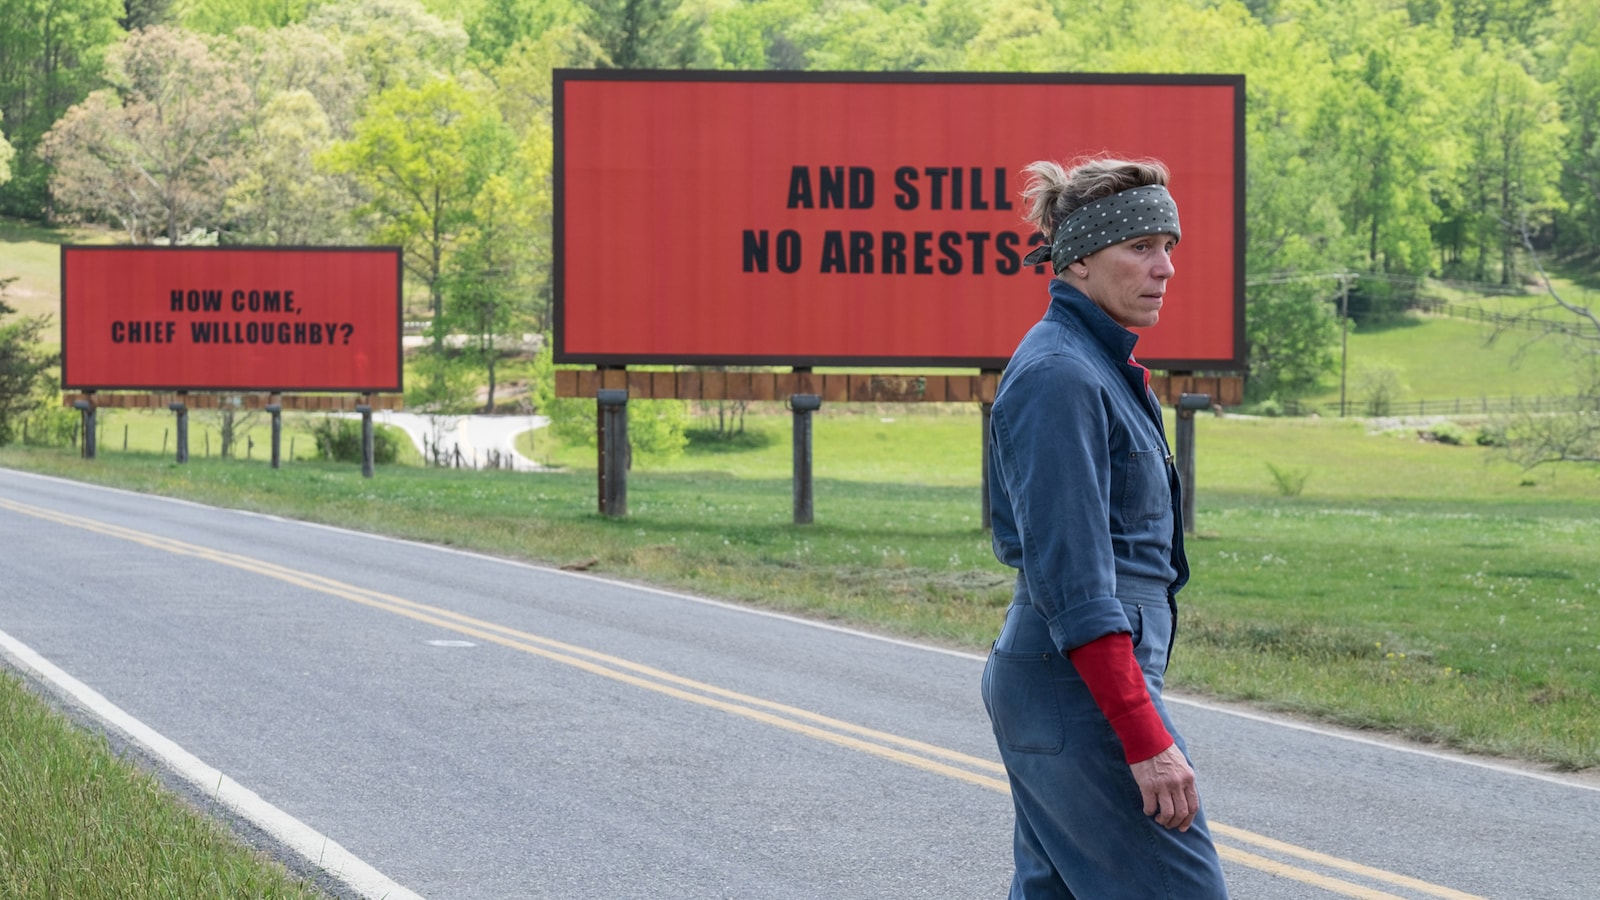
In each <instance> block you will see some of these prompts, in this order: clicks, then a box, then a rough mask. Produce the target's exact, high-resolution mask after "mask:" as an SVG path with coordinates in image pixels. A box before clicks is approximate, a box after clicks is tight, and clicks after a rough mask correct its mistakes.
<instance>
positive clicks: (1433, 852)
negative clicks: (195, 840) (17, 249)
mask: <svg viewBox="0 0 1600 900" xmlns="http://www.w3.org/2000/svg"><path fill="white" fill-rule="evenodd" d="M530 477H537V476H530ZM0 548H4V549H3V551H0V552H3V556H0V558H3V560H4V563H3V574H0V638H4V640H0V659H5V660H7V661H8V662H9V664H10V665H11V666H12V667H13V668H16V669H18V670H19V671H22V672H24V673H25V674H27V675H28V676H29V677H30V678H32V679H33V680H34V681H35V682H36V683H39V684H40V685H41V686H42V687H43V689H45V690H46V691H49V692H52V693H56V694H59V695H60V696H62V697H63V698H66V699H64V700H63V701H62V702H63V704H64V705H65V706H67V707H69V708H70V709H72V710H74V711H75V713H76V714H77V715H78V716H79V717H80V718H82V719H88V720H98V721H105V720H107V719H108V717H109V718H111V719H112V721H111V724H110V725H107V726H105V727H107V728H108V730H110V731H111V732H112V733H113V735H114V736H117V737H118V739H119V740H121V741H124V742H126V743H128V744H130V745H133V746H135V747H136V748H138V749H139V750H140V752H141V753H142V754H143V755H145V756H147V757H148V758H150V759H152V760H157V761H159V764H160V765H162V766H164V767H167V768H168V769H170V770H171V771H172V772H176V773H178V774H177V775H175V776H172V777H173V778H174V779H175V780H180V776H181V777H182V778H188V779H190V780H191V781H196V782H200V783H201V784H202V785H205V786H204V787H200V788H195V789H194V791H193V792H194V793H195V794H196V795H200V796H210V797H212V798H215V800H216V802H217V803H218V804H219V805H220V804H227V803H232V802H233V801H232V800H230V798H231V797H233V796H234V795H235V794H237V795H238V796H240V797H243V798H244V799H243V800H240V801H239V802H238V804H237V806H236V811H235V813H234V815H236V816H237V817H239V818H240V819H242V820H246V821H247V825H246V827H247V830H248V828H250V827H259V828H260V829H261V831H262V833H265V834H268V835H271V836H273V838H274V839H275V840H278V841H279V843H278V845H277V846H278V848H279V852H282V853H285V854H295V853H299V854H301V855H302V856H312V857H316V858H318V859H320V860H322V862H323V864H324V865H330V866H331V867H333V868H336V869H338V870H339V871H340V872H341V873H343V875H342V877H343V878H344V881H343V882H342V883H341V886H340V887H339V890H341V891H343V892H345V893H347V894H350V895H368V896H377V895H380V894H383V893H386V892H387V893H388V894H389V895H390V896H391V897H403V896H407V895H408V894H410V893H411V892H414V894H415V895H419V896H424V897H430V898H521V897H551V898H629V897H637V898H734V897H737V898H858V897H859V898H867V897H894V898H941V900H947V898H969V897H970V898H983V897H1001V896H1004V894H1005V889H1006V885H1007V882H1008V878H1009V871H1010V861H1009V852H1010V824H1011V810H1010V800H1009V797H1008V796H1007V794H1006V788H1005V781H1004V774H1003V771H1002V770H1001V769H1000V767H999V764H998V756H997V754H996V752H995V749H994V746H993V739H992V737H991V735H990V732H989V728H988V723H987V720H986V718H985V716H984V713H983V709H982V704H981V701H980V699H979V697H978V690H977V684H978V678H979V674H980V672H981V669H982V658H981V657H980V656H977V655H973V654H964V653H952V652H949V651H945V650H940V649H937V648H930V647H924V646H918V645H914V644H909V643H904V642H896V641H890V640H884V639H881V638H877V637H874V636H870V635H864V634H860V633H855V632H851V631H848V630H841V629H837V628H831V627H828V626H825V625H819V624H816V623H808V622H802V621H798V620H794V619H790V618H785V617H781V616H774V615H769V614H764V613H760V612H755V611H751V610H748V609H744V608H740V607H736V606H730V605H725V604H719V603H712V602H707V601H704V600H701V599H698V598H693V597H688V596H684V595H680V594H673V593H668V592H662V591H655V590H650V589H646V588H640V587H636V586H630V585H624V584H619V583H615V582H611V581H607V580H603V579H599V578H593V577H589V576H587V575H584V574H581V573H567V572H558V571H552V570H548V569H541V568H537V567H530V566H525V565H516V564H511V563H506V562H503V561H498V560H493V559H489V558H486V557H480V556H474V555H470V554H464V553H459V552H453V551H448V550H443V549H438V548H433V547H427V546H422V545H418V544H411V543H404V542H398V541H392V540H386V539H381V538H374V537H371V536H366V535H360V534H355V533H351V532H345V531H339V530H335V529H328V528H323V527H317V526H311V525H306V524H303V523H296V522H290V521H286V520H281V519H275V518H270V517H264V516H259V515H252V514H245V513H239V512H233V511H226V510H218V509H213V508H209V507H204V506H198V505H194V504H188V503H182V502H176V501H170V500H162V499H158V498H151V497H145V496H140V495H135V494H130V493H125V492H119V491H111V490H105V489H99V488H93V487H87V486H82V485H78V484H74V483H70V482H64V481H58V480H53V479H46V478H40V477H36V476H31V475H23V474H20V473H15V472H11V471H8V470H0ZM997 624H998V623H997ZM74 692H76V693H74ZM85 697H88V698H90V699H87V700H86V699H84V698H85ZM1174 701H1175V702H1174V709H1173V712H1174V716H1175V717H1176V718H1177V720H1178V724H1179V727H1180V728H1182V729H1183V731H1184V733H1185V734H1186V736H1187V737H1188V739H1189V743H1190V747H1191V751H1192V753H1193V755H1194V757H1195V761H1196V768H1197V770H1198V772H1199V775H1200V779H1201V791H1202V796H1203V798H1204V800H1205V802H1206V804H1207V810H1208V814H1209V815H1210V816H1211V818H1212V820H1213V822H1214V823H1215V830H1216V836H1217V839H1218V844H1219V849H1220V850H1221V852H1222V853H1223V857H1224V865H1225V867H1226V869H1227V872H1228V876H1229V880H1230V884H1231V886H1232V890H1233V894H1234V896H1235V897H1236V898H1272V900H1299V898H1306V900H1322V898H1329V897H1359V898H1391V897H1401V898H1446V900H1463V898H1471V897H1484V898H1506V900H1557V898H1572V900H1581V898H1592V897H1596V896H1600V888H1596V885H1597V884H1600V854H1597V853H1596V847H1600V789H1597V787H1596V785H1595V784H1594V783H1593V782H1586V781H1582V780H1578V779H1571V778H1558V777H1553V776H1549V775H1543V774H1539V773H1534V772H1525V771H1521V770H1518V769H1515V768H1512V767H1507V766H1498V765H1491V764H1485V763H1482V762H1478V761H1470V760H1461V759H1457V758H1453V757H1448V756H1444V755H1439V754H1432V753H1427V752H1424V751H1419V750H1417V749H1414V748H1407V747H1402V746H1395V745H1390V744H1387V743H1382V742H1378V741H1373V740H1370V739H1363V738H1360V737H1351V736H1346V735H1339V734H1333V733H1329V732H1327V731H1325V730H1320V729H1314V728H1308V727H1306V726H1303V725H1299V724H1296V723H1293V722H1287V721H1282V720H1277V719H1273V718H1269V717H1265V716H1255V715H1251V714H1249V713H1248V712H1241V711H1237V710H1228V709H1221V708H1216V707H1212V706H1208V705H1204V704H1197V703H1193V702H1188V701H1184V700H1182V699H1181V698H1174ZM117 716H121V717H123V718H116V717H117ZM130 723H131V724H130ZM248 823H254V826H251V825H249V824H248ZM319 842H320V843H319ZM341 854H344V855H341ZM299 865H300V866H301V867H302V868H304V867H305V866H307V865H313V864H312V863H306V862H305V861H304V860H301V861H300V863H299Z"/></svg>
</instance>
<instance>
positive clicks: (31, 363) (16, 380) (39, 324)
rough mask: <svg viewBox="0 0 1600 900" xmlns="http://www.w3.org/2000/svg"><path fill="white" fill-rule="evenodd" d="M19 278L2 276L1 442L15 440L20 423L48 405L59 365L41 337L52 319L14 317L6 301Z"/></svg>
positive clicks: (0, 331)
mask: <svg viewBox="0 0 1600 900" xmlns="http://www.w3.org/2000/svg"><path fill="white" fill-rule="evenodd" d="M15 280H16V279H15V278H6V279H0V444H9V443H10V442H11V441H12V440H14V439H15V438H16V436H17V423H18V422H20V421H22V419H24V418H26V417H27V415H28V414H29V413H30V412H32V411H33V410H35V409H38V408H39V407H40V406H42V405H44V403H45V402H46V400H45V389H46V388H47V387H48V386H49V385H50V370H51V369H52V368H54V367H55V365H56V355H55V354H53V353H49V352H47V351H45V350H44V349H43V342H42V340H41V339H42V337H43V334H44V329H45V327H46V326H47V325H48V324H49V322H48V320H47V319H46V318H45V317H42V316H39V317H19V318H11V317H12V316H14V315H15V314H16V310H15V309H14V308H13V307H12V306H11V304H9V303H7V302H6V301H5V291H6V287H7V286H8V285H10V284H11V282H13V281H15ZM8 319H9V321H7V320H8Z"/></svg>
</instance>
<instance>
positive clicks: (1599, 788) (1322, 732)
mask: <svg viewBox="0 0 1600 900" xmlns="http://www.w3.org/2000/svg"><path fill="white" fill-rule="evenodd" d="M8 471H11V472H13V473H14V474H17V475H22V476H25V477H29V478H38V479H41V480H44V481H55V482H60V483H62V484H70V485H77V486H79V487H87V488H94V489H97V490H102V491H110V492H112V493H118V494H127V495H130V496H134V497H145V498H151V499H157V500H165V501H167V502H169V503H177V504H181V505H184V506H195V507H201V508H204V509H212V510H223V511H226V512H231V513H237V514H239V515H243V516H251V517H254V518H258V519H270V520H272V521H275V522H283V523H287V524H291V525H299V526H303V527H306V528H320V529H322V530H324V531H331V532H334V533H336V534H346V535H355V536H357V537H364V538H367V539H369V540H375V541H384V542H386V543H391V544H401V545H404V546H408V547H417V548H420V549H426V550H433V551H437V552H440V553H451V554H455V555H457V556H465V557H468V558H470V559H480V560H488V561H490V562H497V563H500V564H502V565H507V566H515V567H517V568H521V569H528V570H531V571H534V572H543V573H545V574H549V575H560V576H565V577H568V578H575V579H578V580H582V581H593V582H597V583H600V584H606V585H611V586H613V587H620V588H629V589H632V590H636V591H641V592H644V593H648V594H655V595H657V596H661V597H669V598H671V599H674V600H683V601H688V602H690V603H700V604H703V605H706V606H715V607H719V608H722V609H726V610H729V611H732V612H738V613H744V614H746V615H752V616H765V617H767V618H772V619H781V620H783V621H785V622H793V623H794V624H796V625H804V626H806V627H808V628H818V629H822V630H824V631H833V632H838V633H840V634H848V635H852V636H855V637H860V638H866V639H867V640H872V641H879V642H882V643H886V644H893V645H895V646H898V647H909V648H913V649H917V650H924V651H927V652H931V653H940V654H944V655H946V656H954V657H957V658H960V659H968V660H972V661H974V662H980V663H981V662H985V661H986V660H987V659H988V657H987V656H986V655H984V654H980V653H969V652H967V651H965V650H952V649H950V648H948V647H939V646H936V645H934V644H921V643H917V642H916V641H908V640H904V639H901V638H892V637H887V636H885V635H881V634H873V633H872V632H870V631H861V630H858V629H855V628H846V627H843V626H840V625H830V624H828V623H827V622H818V621H815V620H812V619H805V618H801V617H800V616H792V615H788V614H786V613H779V612H772V611H771V610H766V609H758V608H756V607H751V606H744V605H741V604H738V603H730V602H727V601H725V600H713V599H711V598H709V597H696V596H694V595H693V594H683V593H679V592H677V591H669V590H665V589H663V588H656V587H650V586H648V585H642V584H634V583H632V582H629V581H619V580H617V579H613V578H605V577H602V576H599V575H590V574H589V573H587V572H569V571H567V570H566V569H559V568H555V567H552V566H541V565H536V564H534V563H527V562H522V561H520V560H515V559H504V558H502V557H499V556H490V555H488V554H486V553H476V552H473V551H471V550H461V549H457V548H455V547H442V546H439V545H437V544H427V543H423V542H422V541H412V540H406V539H404V538H396V537H390V536H388V535H382V534H372V533H370V532H365V531H356V530H354V529H350V528H341V527H339V526H337V525H324V524H322V523H320V522H305V521H302V520H300V519H291V518H287V517H285V516H278V515H272V514H270V513H258V512H252V511H250V510H243V509H227V508H226V507H221V506H211V505H209V504H205V503H198V502H195V501H193V500H184V499H182V498H180V497H163V496H160V495H158V494H141V493H139V492H137V491H129V490H125V489H123V488H114V487H107V486H105V485H99V484H91V483H88V482H83V481H73V480H72V479H70V478H57V477H56V476H54V475H39V474H35V473H33V472H23V471H20V470H17V469H11V470H8ZM1163 699H1164V700H1166V701H1167V702H1170V703H1178V704H1181V705H1184V706H1192V707H1194V708H1196V709H1203V710H1206V711H1207V712H1213V713H1219V714H1222V715H1229V716H1237V717H1238V718H1241V719H1247V720H1249V721H1252V722H1260V723H1262V724H1265V725H1276V726H1279V727H1281V728H1288V729H1291V730H1293V731H1302V732H1306V733H1308V734H1315V735H1318V736H1319V737H1329V738H1337V739H1339V740H1343V741H1350V742H1352V743H1356V744H1364V745H1366V746H1370V747H1379V748H1382V749H1384V750H1393V751H1396V752H1398V753H1407V754H1410V755H1412V756H1421V757H1424V758H1427V759H1434V760H1439V761H1440V762H1450V763H1458V764H1460V765H1464V766H1472V767H1474V768H1478V769H1486V770H1488V771H1491V772H1498V773H1500V774H1502V775H1515V776H1519V777H1522V778H1532V779H1534V780H1536V781H1543V782H1547V783H1549V784H1555V785H1560V786H1562V787H1569V788H1578V789H1580V790H1585V791H1596V792H1600V785H1594V784H1589V783H1587V782H1584V781H1579V780H1578V779H1575V778H1563V777H1561V776H1559V775H1550V774H1545V773H1543V772H1535V771H1530V770H1528V769H1521V768H1518V767H1516V766H1511V765H1506V764H1504V763H1497V762H1492V761H1489V760H1481V759H1474V758H1473V757H1470V756H1465V755H1461V754H1453V753H1443V752H1440V751H1437V750H1428V749H1426V748H1422V747H1413V746H1410V745H1408V744H1403V743H1397V742H1392V741H1385V740H1380V739H1378V738H1370V737H1363V736H1360V735H1354V734H1349V733H1347V732H1343V731H1337V730H1333V729H1329V728H1322V727H1319V726H1316V725H1310V724H1306V723H1304V722H1298V721H1295V720H1293V719H1288V718H1280V717H1275V716H1270V715H1265V714H1261V713H1252V712H1244V711H1242V710H1238V709H1232V708H1229V707H1227V706H1222V705H1218V704H1213V703H1207V702H1205V701H1202V700H1194V699H1191V698H1187V697H1184V696H1181V695H1179V694H1173V693H1167V694H1163Z"/></svg>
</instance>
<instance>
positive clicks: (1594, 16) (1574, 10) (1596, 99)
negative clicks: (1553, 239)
mask: <svg viewBox="0 0 1600 900" xmlns="http://www.w3.org/2000/svg"><path fill="white" fill-rule="evenodd" d="M1558 7H1559V10H1558V13H1557V21H1558V22H1559V27H1557V28H1554V29H1552V40H1551V46H1552V54H1553V56H1554V60H1553V65H1552V67H1551V68H1552V69H1553V71H1554V73H1555V76H1556V77H1555V78H1554V79H1553V80H1554V83H1555V84H1556V86H1557V90H1558V92H1559V97H1560V100H1561V108H1562V120H1563V121H1564V122H1565V123H1566V125H1567V135H1566V148H1565V152H1564V154H1563V159H1562V173H1561V174H1562V181H1561V184H1562V191H1561V193H1562V195H1563V196H1564V197H1566V198H1567V199H1568V205H1567V209H1566V210H1565V211H1563V213H1564V214H1558V216H1557V219H1556V223H1557V240H1558V247H1559V248H1560V249H1561V250H1563V251H1565V252H1571V253H1584V254H1588V255H1591V256H1592V255H1594V254H1597V253H1600V7H1597V6H1596V5H1595V4H1593V3H1588V2H1585V0H1562V2H1559V3H1558Z"/></svg>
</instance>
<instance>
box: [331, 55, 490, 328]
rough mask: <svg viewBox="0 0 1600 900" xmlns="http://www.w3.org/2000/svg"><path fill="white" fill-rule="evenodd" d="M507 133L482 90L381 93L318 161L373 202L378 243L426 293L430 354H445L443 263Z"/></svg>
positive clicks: (454, 85) (450, 86) (447, 87)
mask: <svg viewBox="0 0 1600 900" xmlns="http://www.w3.org/2000/svg"><path fill="white" fill-rule="evenodd" d="M507 136H508V135H507V132H506V129H505V127H504V125H503V124H502V123H501V121H500V117H499V113H498V111H497V110H496V109H495V108H494V106H493V105H492V103H490V102H489V99H488V98H487V97H486V96H485V92H484V91H482V90H469V89H468V88H467V87H466V86H465V85H463V84H462V83H461V82H459V81H456V80H454V79H443V78H439V79H435V80H433V81H431V82H429V83H427V84H424V85H423V86H421V87H419V88H412V87H409V86H407V85H403V84H401V85H396V86H394V87H391V88H389V89H388V90H386V91H384V92H383V93H382V94H379V95H378V96H377V97H376V98H375V99H374V100H373V102H372V105H371V108H370V109H369V110H368V111H367V114H366V115H365V116H363V117H362V119H361V121H359V122H357V123H356V129H355V136H354V137H353V138H352V139H351V140H348V141H342V142H340V143H338V144H336V145H334V147H333V148H332V149H330V150H329V151H328V152H327V153H326V154H324V156H323V157H322V163H323V164H324V165H325V166H326V167H327V169H328V171H331V172H335V173H348V174H351V175H354V176H355V178H356V180H357V181H358V182H359V183H360V184H361V186H362V187H363V188H364V189H365V190H366V191H367V192H368V194H369V195H370V198H371V199H370V200H369V201H368V202H367V203H366V204H365V205H364V206H362V207H361V208H360V210H359V212H360V213H361V214H363V215H370V216H372V217H373V221H375V222H376V223H377V224H376V227H375V228H374V229H373V236H374V237H375V238H376V239H377V241H378V242H380V243H389V244H398V245H399V246H401V247H402V248H403V250H404V259H405V265H406V268H407V269H408V270H410V271H411V272H412V274H414V275H416V276H417V278H418V279H419V280H420V281H421V282H422V284H423V285H424V286H425V287H426V289H427V291H428V306H429V308H430V310H431V311H432V313H433V326H432V333H433V338H434V352H436V353H443V352H444V336H445V321H444V287H445V281H444V279H445V274H446V269H445V267H446V263H447V262H448V258H449V255H450V253H451V251H452V249H453V248H454V246H455V244H456V242H457V241H458V239H459V238H460V236H461V232H462V230H463V229H464V228H465V227H467V226H469V225H470V224H471V223H472V216H473V209H472V203H473V199H474V198H475V197H476V196H477V195H478V192H479V190H481V189H482V187H483V185H484V183H485V182H486V181H487V180H488V178H489V177H490V176H492V175H494V174H496V172H497V171H498V166H499V165H501V164H502V163H503V159H504V153H503V150H504V146H505V143H506V139H507Z"/></svg>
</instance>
